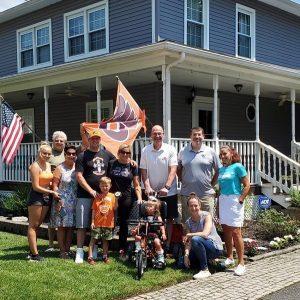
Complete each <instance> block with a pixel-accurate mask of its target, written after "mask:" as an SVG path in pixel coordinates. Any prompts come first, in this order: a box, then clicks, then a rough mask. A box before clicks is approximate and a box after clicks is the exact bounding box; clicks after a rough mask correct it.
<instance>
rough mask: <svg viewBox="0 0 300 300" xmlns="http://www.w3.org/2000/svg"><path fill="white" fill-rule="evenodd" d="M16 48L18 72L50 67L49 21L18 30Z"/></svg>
mask: <svg viewBox="0 0 300 300" xmlns="http://www.w3.org/2000/svg"><path fill="white" fill-rule="evenodd" d="M17 47H18V51H17V52H18V54H17V55H18V59H17V60H18V71H19V72H22V71H30V70H33V69H37V68H42V67H48V66H51V65H52V48H51V21H50V20H47V21H44V22H40V23H38V24H35V25H32V26H29V27H26V28H22V29H19V30H18V31H17Z"/></svg>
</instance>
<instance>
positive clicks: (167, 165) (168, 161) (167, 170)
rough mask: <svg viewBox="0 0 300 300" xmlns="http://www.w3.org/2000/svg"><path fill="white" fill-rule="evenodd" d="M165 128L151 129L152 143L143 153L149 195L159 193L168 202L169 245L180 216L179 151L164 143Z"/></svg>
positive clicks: (141, 164)
mask: <svg viewBox="0 0 300 300" xmlns="http://www.w3.org/2000/svg"><path fill="white" fill-rule="evenodd" d="M163 138H164V130H163V128H162V127H161V126H159V125H155V126H153V128H152V130H151V139H152V143H151V144H150V145H148V146H146V147H144V148H143V150H142V153H141V162H140V168H141V174H142V181H143V183H144V187H145V193H146V194H147V195H151V194H154V193H155V192H156V193H158V197H159V198H160V199H161V200H163V201H165V202H166V203H167V221H168V224H167V229H168V240H167V247H168V246H170V241H171V235H172V222H173V219H175V218H177V217H178V207H177V176H176V170H177V165H178V163H177V152H176V149H175V148H174V147H173V146H171V145H168V144H166V143H163Z"/></svg>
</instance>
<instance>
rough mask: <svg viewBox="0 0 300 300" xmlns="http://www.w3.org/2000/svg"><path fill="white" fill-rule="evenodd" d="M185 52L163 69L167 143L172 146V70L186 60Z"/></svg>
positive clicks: (164, 118) (164, 116)
mask: <svg viewBox="0 0 300 300" xmlns="http://www.w3.org/2000/svg"><path fill="white" fill-rule="evenodd" d="M185 57H186V56H185V52H181V54H180V57H179V58H178V59H177V60H175V61H173V62H172V63H170V64H169V65H167V66H166V67H165V68H164V67H163V74H162V78H163V83H164V85H163V120H164V127H165V134H166V137H167V143H168V144H171V137H172V135H171V72H170V70H171V68H172V67H175V66H177V65H178V64H180V63H182V62H183V61H184V60H185Z"/></svg>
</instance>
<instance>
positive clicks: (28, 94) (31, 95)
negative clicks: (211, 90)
mask: <svg viewBox="0 0 300 300" xmlns="http://www.w3.org/2000/svg"><path fill="white" fill-rule="evenodd" d="M26 96H27V99H28V100H32V99H33V96H34V93H32V92H29V93H27V94H26Z"/></svg>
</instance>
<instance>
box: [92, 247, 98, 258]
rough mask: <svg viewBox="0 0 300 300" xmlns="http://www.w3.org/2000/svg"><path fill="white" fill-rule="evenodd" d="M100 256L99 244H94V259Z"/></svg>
mask: <svg viewBox="0 0 300 300" xmlns="http://www.w3.org/2000/svg"><path fill="white" fill-rule="evenodd" d="M97 258H98V245H94V248H93V259H94V260H96V259H97Z"/></svg>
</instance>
